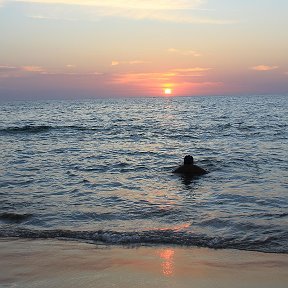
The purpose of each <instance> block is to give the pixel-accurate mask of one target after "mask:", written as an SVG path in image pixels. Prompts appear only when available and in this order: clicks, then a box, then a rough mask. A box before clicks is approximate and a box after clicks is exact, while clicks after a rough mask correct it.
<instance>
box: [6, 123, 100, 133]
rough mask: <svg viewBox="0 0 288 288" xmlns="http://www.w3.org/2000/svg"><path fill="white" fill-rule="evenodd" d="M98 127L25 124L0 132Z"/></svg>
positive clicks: (93, 128)
mask: <svg viewBox="0 0 288 288" xmlns="http://www.w3.org/2000/svg"><path fill="white" fill-rule="evenodd" d="M95 129H97V128H96V127H91V128H89V127H83V126H74V125H71V126H51V125H24V126H12V127H6V128H2V129H0V133H8V134H18V133H41V132H49V131H50V130H95Z"/></svg>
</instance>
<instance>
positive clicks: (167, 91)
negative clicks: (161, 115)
mask: <svg viewBox="0 0 288 288" xmlns="http://www.w3.org/2000/svg"><path fill="white" fill-rule="evenodd" d="M164 94H165V95H171V94H172V89H171V88H164Z"/></svg>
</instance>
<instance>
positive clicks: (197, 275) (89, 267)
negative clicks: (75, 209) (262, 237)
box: [0, 238, 288, 288]
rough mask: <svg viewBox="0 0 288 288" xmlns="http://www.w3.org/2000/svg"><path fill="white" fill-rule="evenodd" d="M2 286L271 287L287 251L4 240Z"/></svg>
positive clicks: (280, 283) (287, 264) (282, 283)
mask: <svg viewBox="0 0 288 288" xmlns="http://www.w3.org/2000/svg"><path fill="white" fill-rule="evenodd" d="M0 258H1V262H0V271H1V274H0V287H23V288H25V287H27V288H28V287H29V288H32V287H45V288H46V287H47V288H48V287H63V288H66V287H67V288H68V287H69V288H71V287H102V288H103V287H158V288H160V287H177V288H178V287H179V288H180V287H200V288H201V287H205V288H206V287H214V288H217V287H219V288H220V287H221V288H225V287H236V288H237V287H261V288H265V287H267V288H268V287H273V288H282V287H283V288H284V287H287V283H288V273H287V271H288V256H287V254H273V253H259V252H249V251H239V250H213V249H207V248H193V247H187V248H186V247H181V246H171V245H169V246H165V245H159V246H157V245H153V246H137V247H129V246H125V247H122V246H116V245H115V246H114V245H112V246H111V245H103V244H90V243H80V242H76V241H63V240H39V239H38V240H30V239H9V238H6V239H5V238H2V239H1V240H0Z"/></svg>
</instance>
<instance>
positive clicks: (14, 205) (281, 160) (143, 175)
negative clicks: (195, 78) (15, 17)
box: [0, 95, 288, 253]
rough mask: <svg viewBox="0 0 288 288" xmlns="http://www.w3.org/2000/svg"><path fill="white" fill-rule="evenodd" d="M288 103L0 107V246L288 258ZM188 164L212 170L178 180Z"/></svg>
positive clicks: (242, 99) (198, 100)
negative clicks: (83, 245)
mask: <svg viewBox="0 0 288 288" xmlns="http://www.w3.org/2000/svg"><path fill="white" fill-rule="evenodd" d="M287 112H288V97H287V96H285V95H283V96H274V95H267V96H238V97H236V96H234V97H228V96H225V97H224V96H223V97H216V96H215V97H212V96H211V97H185V98H138V99H135V98H133V99H124V98H123V99H93V100H81V101H80V100H79V101H56V100H54V101H38V102H32V101H30V102H21V101H20V102H11V103H2V104H0V151H1V152H0V153H1V158H0V237H19V238H23V237H28V238H61V239H75V240H79V241H91V242H94V241H95V242H99V241H101V242H105V243H111V244H114V243H115V244H124V245H126V244H138V245H142V244H148V243H149V244H177V245H187V246H201V247H211V248H233V249H244V250H256V251H264V252H277V253H288V163H287V160H288V157H287V156H288V146H287V138H288V130H287V125H288V113H287ZM186 154H191V155H193V156H194V160H195V163H196V164H197V165H199V166H201V167H203V168H204V169H206V170H208V171H209V173H208V174H207V175H204V176H201V177H196V178H193V179H191V178H190V179H187V178H183V177H181V176H179V175H175V174H173V173H172V171H173V169H175V168H176V167H177V166H178V165H180V164H181V163H182V161H183V157H184V156H185V155H186Z"/></svg>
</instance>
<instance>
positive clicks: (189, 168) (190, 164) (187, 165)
mask: <svg viewBox="0 0 288 288" xmlns="http://www.w3.org/2000/svg"><path fill="white" fill-rule="evenodd" d="M173 173H176V174H181V175H183V176H186V177H187V176H188V177H193V176H200V175H204V174H207V173H208V172H207V171H206V170H204V169H203V168H201V167H199V166H197V165H194V159H193V157H192V156H191V155H186V156H185V157H184V164H183V165H181V166H180V167H178V168H177V169H176V170H174V171H173Z"/></svg>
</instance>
